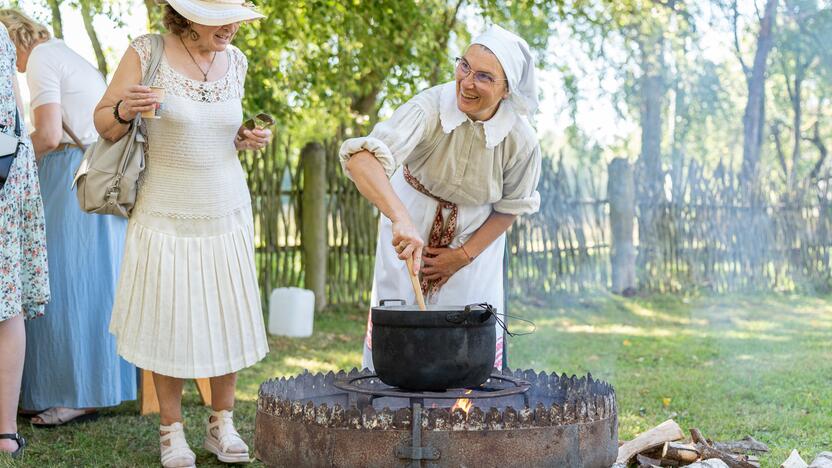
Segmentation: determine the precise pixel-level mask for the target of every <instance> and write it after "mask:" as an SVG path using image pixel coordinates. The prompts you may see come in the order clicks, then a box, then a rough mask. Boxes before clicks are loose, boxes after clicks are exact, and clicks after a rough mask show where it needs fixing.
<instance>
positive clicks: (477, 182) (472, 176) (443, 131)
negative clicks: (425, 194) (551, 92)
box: [339, 82, 541, 215]
mask: <svg viewBox="0 0 832 468" xmlns="http://www.w3.org/2000/svg"><path fill="white" fill-rule="evenodd" d="M362 150H367V151H369V152H371V153H373V154H374V155H375V157H376V158H377V159H378V160H379V162H380V163H381V165H382V167H384V170H385V172H386V173H387V176H388V177H390V176H392V175H393V173H394V172H395V171H396V169H397V168H398V167H399V166H401V165H402V164H407V167H408V168H409V169H410V172H411V173H412V174H413V176H414V177H416V179H418V180H419V182H421V183H422V185H424V186H425V188H427V189H428V191H430V193H431V194H433V195H435V196H437V197H439V198H442V199H444V200H447V201H449V202H452V203H456V204H458V205H484V204H493V205H494V210H495V211H498V212H500V213H506V214H515V215H521V214H529V213H534V212H536V211H537V210H538V209H539V208H540V194H539V193H538V192H537V183H538V181H539V179H540V166H541V154H540V145H539V144H538V142H537V136H536V134H535V131H534V129H533V128H532V126H531V124H529V122H528V120H526V119H525V117H522V116H520V115H518V114H517V113H516V112H515V111H514V110H513V109H512V108H511V104H510V103H509V102H508V101H504V102H503V103H502V104H500V108H499V109H498V110H497V113H496V114H494V116H493V117H492V118H491V119H489V120H486V121H476V122H475V121H472V120H471V119H470V118H468V116H467V115H466V114H465V113H463V112H462V111H460V110H459V108H458V107H457V105H456V84H455V83H454V82H449V83H445V84H443V85H439V86H436V87H433V88H431V89H428V90H427V91H424V92H422V93H420V94H418V95H416V96H415V97H414V98H413V99H411V100H410V101H408V102H407V103H405V104H404V105H402V106H401V107H399V108H398V109H396V111H395V112H394V113H393V116H392V117H390V119H389V120H386V121H384V122H381V123H379V124H377V125H376V126H375V128H373V131H372V132H371V133H370V134H369V135H368V136H366V137H362V138H351V139H349V140H346V141H345V142H344V143H343V144H342V145H341V149H340V152H339V155H340V159H341V164H342V165H343V166H344V172H345V173H347V176H349V173H348V171H347V170H346V161H347V160H348V159H349V158H350V157H351V156H352V155H353V154H355V153H358V152H360V151H362Z"/></svg>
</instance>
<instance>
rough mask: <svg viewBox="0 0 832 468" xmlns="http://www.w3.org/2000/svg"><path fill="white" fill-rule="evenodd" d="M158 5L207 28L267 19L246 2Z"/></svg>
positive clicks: (191, 0)
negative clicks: (169, 7) (168, 6)
mask: <svg viewBox="0 0 832 468" xmlns="http://www.w3.org/2000/svg"><path fill="white" fill-rule="evenodd" d="M157 3H159V4H162V5H164V4H168V5H170V6H171V7H173V9H174V10H176V12H177V13H179V14H180V15H182V16H184V17H185V18H186V19H188V20H191V21H193V22H194V23H197V24H204V25H205V26H222V25H224V24H230V23H236V22H238V21H252V20H258V19H260V18H265V16H264V15H263V14H262V13H260V12H258V11H257V10H255V9H254V5H253V4H251V3H249V2H246V1H245V0H157Z"/></svg>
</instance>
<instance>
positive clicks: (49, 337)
mask: <svg viewBox="0 0 832 468" xmlns="http://www.w3.org/2000/svg"><path fill="white" fill-rule="evenodd" d="M82 157H83V153H82V151H81V150H80V149H78V148H74V147H72V148H68V149H65V150H61V151H54V152H52V153H49V154H47V155H45V156H44V157H43V159H42V160H41V161H40V163H39V164H38V169H39V171H38V172H39V177H40V187H41V196H42V197H43V206H44V211H45V215H46V216H45V217H46V249H47V256H48V261H49V281H50V284H51V288H52V299H51V301H50V302H49V304H48V305H47V307H46V316H45V317H42V318H40V319H38V320H32V321H30V322H27V324H26V361H25V363H24V367H23V386H22V389H21V395H20V406H21V408H24V409H27V410H43V409H46V408H51V407H55V406H60V407H67V408H87V407H105V406H115V405H118V404H120V403H121V402H122V401H125V400H135V399H136V369H135V367H133V365H131V364H129V363H128V362H127V361H125V360H123V359H122V358H121V357H119V356H118V354H117V353H116V341H115V337H113V335H111V334H110V332H109V330H108V327H109V324H110V315H111V313H112V308H113V298H114V292H115V287H116V282H117V280H118V273H119V269H120V265H121V257H122V253H123V250H124V239H125V234H126V229H127V220H126V219H123V218H117V217H114V216H109V215H93V214H87V213H84V212H83V211H81V209H80V208H79V206H78V201H77V200H76V198H75V190H74V189H71V188H70V186H71V185H72V178H73V175H74V173H75V169H76V168H77V167H78V165H79V164H80V163H81V158H82Z"/></svg>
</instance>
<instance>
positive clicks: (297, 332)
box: [269, 288, 315, 338]
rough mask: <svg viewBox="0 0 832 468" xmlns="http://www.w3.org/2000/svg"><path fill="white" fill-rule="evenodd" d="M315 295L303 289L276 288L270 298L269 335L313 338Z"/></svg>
mask: <svg viewBox="0 0 832 468" xmlns="http://www.w3.org/2000/svg"><path fill="white" fill-rule="evenodd" d="M314 318H315V293H313V292H312V291H310V290H308V289H301V288H276V289H274V290H273V291H272V294H271V296H269V334H271V335H280V336H291V337H297V338H301V337H307V336H312V322H313V321H314Z"/></svg>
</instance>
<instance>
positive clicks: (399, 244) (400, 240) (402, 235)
mask: <svg viewBox="0 0 832 468" xmlns="http://www.w3.org/2000/svg"><path fill="white" fill-rule="evenodd" d="M424 246H425V241H423V240H422V236H420V235H419V231H418V230H416V226H415V225H414V224H413V221H411V220H410V218H405V219H401V220H399V221H393V248H394V249H396V253H397V254H398V255H399V258H400V259H402V260H407V258H408V257H411V256H412V258H413V274H414V275H418V274H419V268H421V266H422V248H423V247H424Z"/></svg>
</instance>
